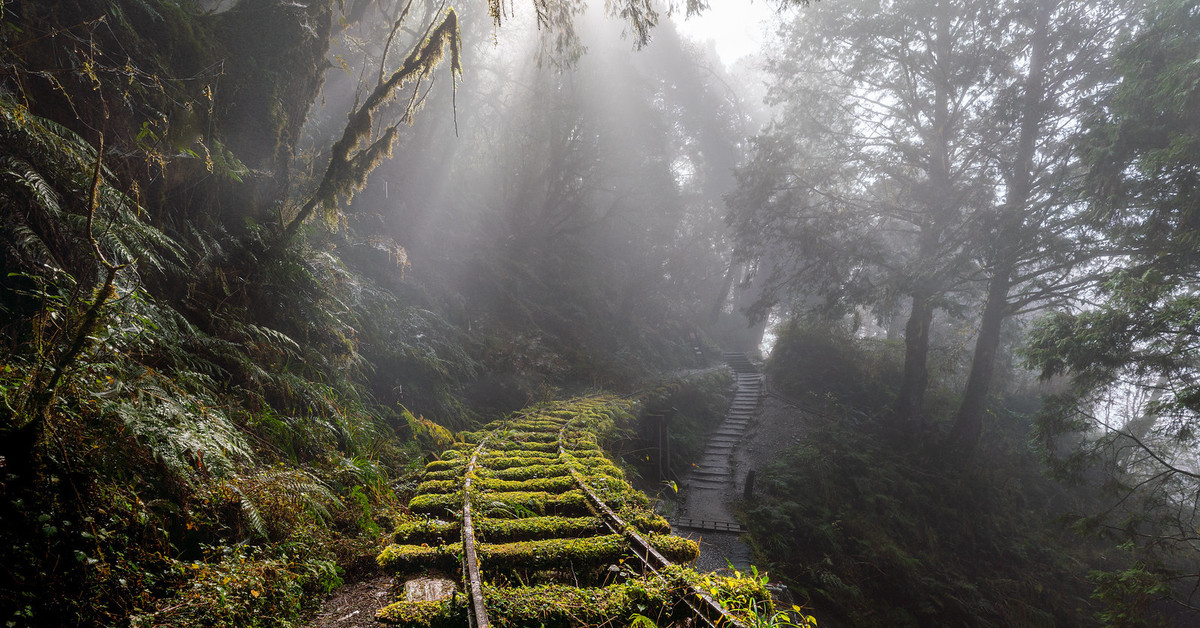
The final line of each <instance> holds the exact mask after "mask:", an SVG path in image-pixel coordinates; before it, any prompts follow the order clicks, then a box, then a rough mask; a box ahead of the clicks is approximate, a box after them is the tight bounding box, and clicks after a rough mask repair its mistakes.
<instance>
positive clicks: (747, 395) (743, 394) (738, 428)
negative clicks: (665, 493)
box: [689, 353, 763, 490]
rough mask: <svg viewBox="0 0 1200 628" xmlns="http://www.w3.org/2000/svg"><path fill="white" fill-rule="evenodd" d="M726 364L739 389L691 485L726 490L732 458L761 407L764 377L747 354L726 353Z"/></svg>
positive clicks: (693, 472)
mask: <svg viewBox="0 0 1200 628" xmlns="http://www.w3.org/2000/svg"><path fill="white" fill-rule="evenodd" d="M725 363H726V364H728V365H729V367H730V368H731V369H733V372H734V375H735V377H736V380H737V392H735V393H734V396H733V403H732V404H730V406H729V411H728V412H727V413H726V414H725V420H724V421H722V422H721V425H720V426H718V427H717V429H716V431H714V432H713V434H712V435H711V436H710V437H709V439H708V444H707V446H706V447H705V449H704V454H703V455H702V456H701V457H700V462H699V463H698V464H697V465H696V466H695V467H694V468H693V469H692V471H691V476H690V481H689V488H692V489H716V490H725V489H727V488H729V486H730V484H732V482H733V468H732V466H731V458H732V454H733V448H734V447H736V446H737V443H738V441H739V440H741V438H742V435H743V434H744V433H745V431H746V426H747V425H749V423H750V419H751V418H752V417H753V416H754V413H755V412H756V411H757V410H758V404H759V401H760V399H761V398H762V393H763V376H762V375H761V374H760V373H759V372H758V369H757V368H756V367H755V366H754V364H753V363H751V362H750V360H749V358H747V357H746V354H744V353H726V354H725Z"/></svg>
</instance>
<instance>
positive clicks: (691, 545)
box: [646, 534, 700, 563]
mask: <svg viewBox="0 0 1200 628" xmlns="http://www.w3.org/2000/svg"><path fill="white" fill-rule="evenodd" d="M646 540H647V541H648V542H649V543H650V545H653V546H654V549H656V550H658V552H659V553H660V554H662V555H663V556H664V557H666V559H667V560H669V561H671V562H673V563H690V562H692V561H694V560H696V558H698V557H699V556H700V545H699V544H698V543H696V542H695V541H693V540H691V539H685V538H683V537H681V536H670V535H668V534H651V535H650V536H649V538H647V539H646Z"/></svg>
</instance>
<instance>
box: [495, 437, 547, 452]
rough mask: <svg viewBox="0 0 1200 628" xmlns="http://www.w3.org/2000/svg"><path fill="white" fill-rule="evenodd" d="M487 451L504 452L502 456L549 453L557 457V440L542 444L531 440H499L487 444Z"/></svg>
mask: <svg viewBox="0 0 1200 628" xmlns="http://www.w3.org/2000/svg"><path fill="white" fill-rule="evenodd" d="M488 450H489V451H490V452H495V453H499V452H504V454H503V455H507V456H521V455H531V454H533V453H534V452H537V453H551V454H554V455H556V456H557V455H558V439H557V437H555V440H553V441H549V442H544V441H543V442H539V441H533V440H529V441H524V442H521V441H515V440H508V439H504V440H499V441H497V442H496V443H492V442H488ZM519 452H527V453H519Z"/></svg>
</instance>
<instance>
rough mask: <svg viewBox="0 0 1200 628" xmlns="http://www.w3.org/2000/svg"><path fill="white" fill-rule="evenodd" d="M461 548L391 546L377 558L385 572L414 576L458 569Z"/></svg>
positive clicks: (376, 560) (449, 546) (456, 546)
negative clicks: (430, 571)
mask: <svg viewBox="0 0 1200 628" xmlns="http://www.w3.org/2000/svg"><path fill="white" fill-rule="evenodd" d="M460 554H461V546H460V545H458V544H457V543H456V544H454V545H395V544H393V545H389V546H387V547H385V548H384V549H383V551H382V552H380V553H379V556H377V557H375V562H377V563H379V566H380V567H381V568H383V569H384V570H385V571H388V572H391V573H397V574H412V573H420V572H422V571H429V570H437V571H454V570H455V569H457V568H458V561H459V555H460Z"/></svg>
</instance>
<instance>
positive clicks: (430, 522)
mask: <svg viewBox="0 0 1200 628" xmlns="http://www.w3.org/2000/svg"><path fill="white" fill-rule="evenodd" d="M458 530H459V524H458V523H457V522H454V521H442V520H440V519H422V520H420V521H410V522H407V523H402V524H400V525H399V526H396V531H395V533H393V534H392V540H393V541H395V542H396V543H399V544H401V545H406V544H407V545H421V544H427V545H437V544H442V543H445V542H446V541H453V540H454V539H456V538H458Z"/></svg>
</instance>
